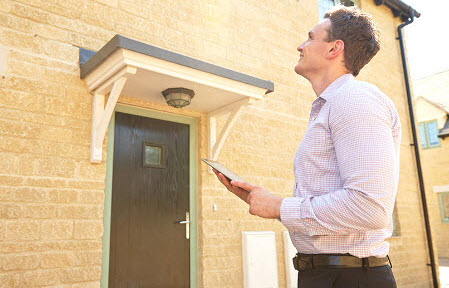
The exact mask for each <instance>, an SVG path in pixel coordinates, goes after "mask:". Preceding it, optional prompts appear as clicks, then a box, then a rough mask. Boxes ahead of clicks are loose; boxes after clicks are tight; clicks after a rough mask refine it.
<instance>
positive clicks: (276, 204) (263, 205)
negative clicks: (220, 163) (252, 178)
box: [212, 169, 282, 219]
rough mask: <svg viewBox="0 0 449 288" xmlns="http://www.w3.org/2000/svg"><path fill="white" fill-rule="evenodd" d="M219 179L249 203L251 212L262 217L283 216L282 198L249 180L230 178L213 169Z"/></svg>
mask: <svg viewBox="0 0 449 288" xmlns="http://www.w3.org/2000/svg"><path fill="white" fill-rule="evenodd" d="M212 170H213V171H214V173H215V175H217V178H218V180H220V182H221V183H222V184H223V185H224V186H226V188H227V189H228V190H229V191H230V192H232V193H234V194H235V195H237V196H238V197H239V198H240V199H242V200H243V201H245V202H246V203H248V204H249V213H250V214H252V215H256V216H259V217H262V218H269V219H276V218H280V217H281V216H280V215H281V203H282V198H281V197H278V196H275V195H273V194H271V193H270V192H268V191H267V190H265V189H264V188H262V187H259V186H255V185H252V184H250V183H248V182H242V181H232V182H229V180H228V179H227V178H226V177H225V176H224V175H223V174H221V173H220V172H218V171H217V170H215V169H212Z"/></svg>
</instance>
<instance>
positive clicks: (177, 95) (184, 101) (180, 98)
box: [162, 88, 195, 108]
mask: <svg viewBox="0 0 449 288" xmlns="http://www.w3.org/2000/svg"><path fill="white" fill-rule="evenodd" d="M162 95H164V97H165V100H166V101H167V104H168V105H170V106H172V107H175V108H182V107H185V106H187V105H189V104H190V101H191V100H192V98H193V96H194V95H195V92H193V90H190V89H187V88H168V89H165V90H164V91H162Z"/></svg>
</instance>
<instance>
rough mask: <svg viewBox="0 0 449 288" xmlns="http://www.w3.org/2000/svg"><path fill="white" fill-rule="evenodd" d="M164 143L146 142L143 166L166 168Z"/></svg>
mask: <svg viewBox="0 0 449 288" xmlns="http://www.w3.org/2000/svg"><path fill="white" fill-rule="evenodd" d="M164 157H165V152H164V145H162V144H154V143H148V142H144V144H143V166H145V167H154V168H164V166H165V165H164Z"/></svg>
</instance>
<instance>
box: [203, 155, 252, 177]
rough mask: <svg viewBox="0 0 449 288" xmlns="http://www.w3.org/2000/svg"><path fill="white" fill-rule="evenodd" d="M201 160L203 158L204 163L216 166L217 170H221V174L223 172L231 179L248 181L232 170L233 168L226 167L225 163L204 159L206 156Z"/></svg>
mask: <svg viewBox="0 0 449 288" xmlns="http://www.w3.org/2000/svg"><path fill="white" fill-rule="evenodd" d="M201 160H203V162H204V163H206V164H207V165H209V166H210V167H212V168H214V169H215V170H217V171H218V172H220V173H221V174H223V175H224V176H225V177H226V178H228V179H230V180H236V181H244V182H246V181H245V180H244V179H243V178H242V177H240V176H239V175H237V174H235V173H234V172H232V171H231V170H229V169H228V168H226V167H225V166H224V165H223V164H221V163H220V162H218V161H212V160H207V159H204V158H201Z"/></svg>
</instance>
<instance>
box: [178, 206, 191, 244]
mask: <svg viewBox="0 0 449 288" xmlns="http://www.w3.org/2000/svg"><path fill="white" fill-rule="evenodd" d="M177 223H178V224H186V239H189V238H190V214H189V212H186V220H184V221H179V222H177Z"/></svg>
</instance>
